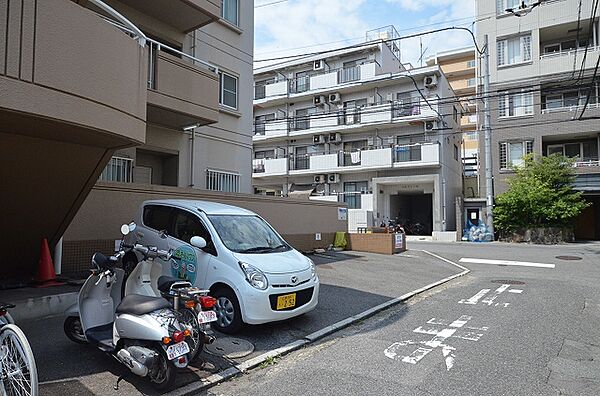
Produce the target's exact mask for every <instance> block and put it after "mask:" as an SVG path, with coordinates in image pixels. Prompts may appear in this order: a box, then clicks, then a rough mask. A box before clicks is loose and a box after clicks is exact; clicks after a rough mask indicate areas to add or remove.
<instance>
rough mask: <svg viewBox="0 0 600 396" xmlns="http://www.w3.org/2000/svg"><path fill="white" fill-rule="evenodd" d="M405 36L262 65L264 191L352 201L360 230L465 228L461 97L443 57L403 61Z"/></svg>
mask: <svg viewBox="0 0 600 396" xmlns="http://www.w3.org/2000/svg"><path fill="white" fill-rule="evenodd" d="M396 37H398V34H397V32H396V30H395V29H394V28H393V27H387V28H382V29H377V30H375V31H371V32H368V33H367V40H366V42H365V44H363V45H360V46H354V47H350V48H342V49H339V50H333V51H330V52H327V53H324V54H320V55H317V56H308V57H304V58H301V59H298V60H293V61H287V62H284V63H279V64H276V65H271V66H266V67H262V68H258V69H255V70H254V84H255V96H254V98H255V99H254V136H253V139H252V140H253V146H254V153H253V158H254V159H253V173H252V179H253V185H254V189H255V192H256V193H258V194H271V195H283V196H289V197H298V198H300V197H306V198H310V199H315V200H327V201H334V202H335V201H339V202H346V203H347V204H348V207H349V215H348V216H349V218H348V220H349V229H350V231H356V230H357V228H359V227H367V226H371V225H379V224H380V223H381V222H387V221H388V220H389V219H390V218H391V219H396V218H397V219H398V220H399V221H400V222H401V223H403V224H405V225H409V227H408V228H409V232H411V230H410V229H415V230H416V231H415V232H419V233H423V234H429V235H432V233H439V232H444V231H453V230H455V229H456V228H455V227H456V225H455V215H454V214H455V198H456V197H457V196H458V195H461V162H460V160H461V158H460V150H461V147H460V144H461V135H460V129H459V124H460V104H459V103H456V102H455V101H454V99H453V98H454V93H453V91H452V89H451V87H450V85H449V83H448V81H447V79H446V77H445V76H444V74H443V72H442V71H441V69H440V67H439V66H438V65H435V66H431V67H423V68H415V69H411V70H407V69H406V68H405V67H404V66H403V64H402V62H401V61H400V50H399V47H398V46H397V45H396V42H395V41H390V39H394V38H396ZM419 225H420V226H419Z"/></svg>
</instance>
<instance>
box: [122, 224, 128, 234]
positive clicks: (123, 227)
mask: <svg viewBox="0 0 600 396" xmlns="http://www.w3.org/2000/svg"><path fill="white" fill-rule="evenodd" d="M121 234H123V236H125V235H127V234H129V226H128V225H127V224H123V225H122V226H121Z"/></svg>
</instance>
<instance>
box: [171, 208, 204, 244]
mask: <svg viewBox="0 0 600 396" xmlns="http://www.w3.org/2000/svg"><path fill="white" fill-rule="evenodd" d="M173 210H174V215H173V226H172V229H171V233H170V234H171V236H172V237H174V238H177V239H179V240H180V241H183V242H186V243H189V242H190V239H192V237H194V236H199V237H202V238H204V239H205V240H206V242H207V243H208V242H209V241H210V234H209V233H208V231H207V230H206V227H204V224H202V222H201V221H200V219H199V218H198V216H195V215H194V214H192V213H189V212H186V211H185V210H181V209H173Z"/></svg>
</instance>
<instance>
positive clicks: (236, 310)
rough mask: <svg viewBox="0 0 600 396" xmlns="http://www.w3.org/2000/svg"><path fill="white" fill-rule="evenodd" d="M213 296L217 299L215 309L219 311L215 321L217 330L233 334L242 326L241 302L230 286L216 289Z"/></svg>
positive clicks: (214, 324)
mask: <svg viewBox="0 0 600 396" xmlns="http://www.w3.org/2000/svg"><path fill="white" fill-rule="evenodd" d="M213 296H214V297H215V298H216V299H217V304H216V305H215V311H216V312H217V321H216V322H214V323H213V326H214V328H215V330H218V331H220V332H221V333H225V334H233V333H235V332H237V331H239V330H240V328H241V327H242V314H241V311H240V303H239V302H238V299H237V297H236V295H235V293H234V292H233V290H231V289H229V288H220V289H217V290H216V291H215V293H214V294H213Z"/></svg>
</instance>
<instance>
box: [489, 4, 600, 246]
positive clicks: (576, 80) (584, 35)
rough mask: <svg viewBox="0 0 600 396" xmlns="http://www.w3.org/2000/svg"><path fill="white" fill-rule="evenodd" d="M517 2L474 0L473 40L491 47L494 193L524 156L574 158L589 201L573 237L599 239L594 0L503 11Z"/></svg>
mask: <svg viewBox="0 0 600 396" xmlns="http://www.w3.org/2000/svg"><path fill="white" fill-rule="evenodd" d="M519 3H521V2H520V1H518V2H517V1H514V0H498V1H496V2H493V1H488V0H478V1H477V16H478V19H479V20H480V21H479V22H478V24H477V41H478V42H479V45H480V46H481V45H483V42H484V35H487V36H488V40H489V48H490V87H491V91H492V92H491V96H492V99H491V100H490V103H491V106H490V107H491V110H492V111H491V116H492V121H491V126H492V168H493V173H494V193H495V195H498V194H500V193H502V192H504V191H505V190H506V188H507V185H506V179H507V178H508V177H510V176H511V175H512V174H513V173H514V172H513V168H512V166H515V165H517V166H518V165H519V164H520V163H521V162H522V159H521V158H522V157H523V155H524V154H527V153H531V152H533V153H536V154H538V155H550V154H552V153H560V154H563V155H566V156H568V157H572V158H574V159H575V161H576V164H575V166H576V168H575V170H576V174H577V179H576V181H575V188H577V189H579V190H581V191H583V192H584V194H585V197H586V199H587V200H588V201H590V202H591V203H592V206H591V207H590V208H588V209H586V210H585V211H584V213H583V214H582V215H581V216H580V218H579V219H578V220H577V222H576V224H575V235H576V237H578V238H581V239H600V161H599V160H600V121H599V120H598V119H599V118H600V101H599V98H600V92H599V87H598V80H597V79H596V81H592V76H593V74H594V69H595V67H596V64H597V61H598V57H599V56H600V30H599V24H598V17H599V16H600V10H597V12H594V10H593V9H592V3H593V2H592V1H585V0H583V1H579V0H552V1H550V0H548V1H543V2H542V3H541V4H540V5H539V6H536V7H535V8H533V9H531V11H530V12H529V13H526V14H525V15H522V16H521V17H517V16H515V15H514V14H513V13H510V12H507V11H506V9H509V8H514V7H517V6H518V4H519ZM525 4H533V2H531V1H525ZM580 7H581V8H580ZM594 15H595V17H594ZM586 102H587V106H585V103H586ZM584 106H585V107H586V110H585V113H584V115H583V117H581V115H582V112H583V108H584ZM580 117H581V119H580ZM481 135H483V134H481ZM481 147H483V146H481ZM480 160H481V162H482V164H481V169H484V167H485V163H484V161H483V160H484V158H483V156H482V158H481V159H480ZM481 191H482V192H483V191H485V180H483V183H481ZM482 196H483V195H482Z"/></svg>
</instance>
